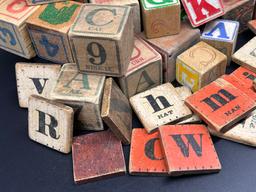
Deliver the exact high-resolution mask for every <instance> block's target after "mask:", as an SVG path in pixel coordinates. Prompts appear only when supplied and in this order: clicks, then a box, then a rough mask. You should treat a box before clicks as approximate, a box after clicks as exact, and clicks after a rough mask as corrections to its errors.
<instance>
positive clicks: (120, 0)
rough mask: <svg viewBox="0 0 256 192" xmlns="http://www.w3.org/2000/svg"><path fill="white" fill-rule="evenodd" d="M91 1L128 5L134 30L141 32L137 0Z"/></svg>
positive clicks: (93, 0) (91, 0) (92, 1)
mask: <svg viewBox="0 0 256 192" xmlns="http://www.w3.org/2000/svg"><path fill="white" fill-rule="evenodd" d="M90 2H91V3H95V4H105V5H128V6H130V7H131V8H132V9H131V12H132V18H133V26H134V32H135V33H140V32H141V22H140V3H139V0H90Z"/></svg>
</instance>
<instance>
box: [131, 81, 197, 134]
mask: <svg viewBox="0 0 256 192" xmlns="http://www.w3.org/2000/svg"><path fill="white" fill-rule="evenodd" d="M130 102H131V105H132V107H133V109H134V111H135V113H136V114H137V116H138V117H139V119H140V121H141V123H142V124H143V125H144V127H145V129H146V130H147V131H148V132H149V133H150V132H152V131H155V130H156V129H157V128H158V127H159V126H161V125H165V124H168V123H175V122H178V121H181V120H183V119H185V118H187V117H191V115H192V113H191V111H190V110H189V109H188V108H187V107H186V106H185V105H184V102H182V101H181V99H180V96H179V95H178V93H177V92H176V90H175V88H174V87H173V86H172V84H171V83H166V84H163V85H160V86H157V87H155V88H153V89H150V90H148V91H145V92H142V93H139V94H137V95H135V96H133V97H131V98H130Z"/></svg>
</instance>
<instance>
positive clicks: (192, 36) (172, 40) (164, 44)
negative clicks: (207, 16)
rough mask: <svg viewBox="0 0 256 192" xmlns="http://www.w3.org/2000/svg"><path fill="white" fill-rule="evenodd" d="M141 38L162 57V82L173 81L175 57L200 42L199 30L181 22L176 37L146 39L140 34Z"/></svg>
mask: <svg viewBox="0 0 256 192" xmlns="http://www.w3.org/2000/svg"><path fill="white" fill-rule="evenodd" d="M141 37H142V38H143V39H144V40H146V41H147V42H148V43H149V44H150V45H151V46H152V47H153V48H155V49H156V50H157V51H158V52H159V53H160V54H161V55H162V58H163V77H164V82H172V81H174V80H175V74H176V58H177V56H178V55H180V54H181V53H182V52H184V51H185V50H187V49H188V48H189V47H191V46H193V45H194V44H196V43H198V42H199V41H200V30H199V29H193V28H191V26H190V24H188V23H186V22H182V23H181V31H180V33H179V34H177V35H171V36H165V37H160V38H154V39H147V38H146V37H145V36H144V34H141Z"/></svg>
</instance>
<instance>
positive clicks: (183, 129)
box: [159, 125, 221, 176]
mask: <svg viewBox="0 0 256 192" xmlns="http://www.w3.org/2000/svg"><path fill="white" fill-rule="evenodd" d="M159 132H160V137H161V142H162V146H163V151H164V154H165V156H166V162H167V167H168V171H169V174H170V175H171V176H180V175H186V174H199V173H212V172H218V171H220V170H221V164H220V161H219V158H218V155H217V153H216V151H215V148H214V145H213V143H212V140H211V137H210V134H209V132H208V130H207V128H206V127H205V126H204V125H167V126H162V127H160V128H159Z"/></svg>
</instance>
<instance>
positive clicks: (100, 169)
mask: <svg viewBox="0 0 256 192" xmlns="http://www.w3.org/2000/svg"><path fill="white" fill-rule="evenodd" d="M72 157H73V173H74V181H75V183H77V184H81V183H88V182H92V181H95V180H100V179H103V178H109V177H112V176H118V175H124V174H125V172H126V166H125V160H124V154H123V150H122V144H121V142H120V141H119V140H118V139H117V138H116V137H115V136H114V135H113V133H112V132H110V131H103V132H99V133H91V134H87V135H82V136H78V137H75V138H74V140H73V144H72Z"/></svg>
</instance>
